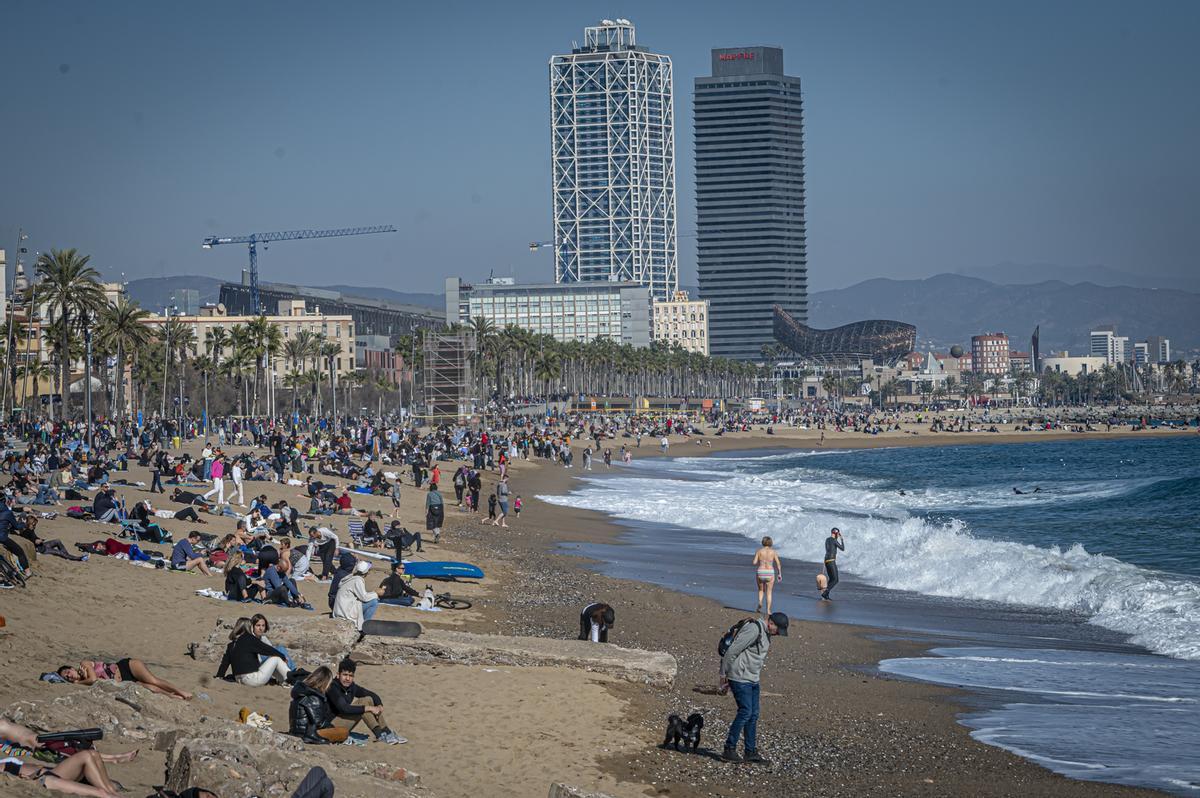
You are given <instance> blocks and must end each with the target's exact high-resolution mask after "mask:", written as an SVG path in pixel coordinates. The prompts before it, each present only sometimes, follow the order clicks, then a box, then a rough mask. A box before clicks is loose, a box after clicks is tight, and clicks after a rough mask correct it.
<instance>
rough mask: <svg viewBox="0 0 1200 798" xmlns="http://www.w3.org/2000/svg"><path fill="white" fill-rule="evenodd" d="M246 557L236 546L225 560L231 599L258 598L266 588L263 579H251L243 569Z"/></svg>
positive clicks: (226, 585)
mask: <svg viewBox="0 0 1200 798" xmlns="http://www.w3.org/2000/svg"><path fill="white" fill-rule="evenodd" d="M244 559H245V556H244V555H243V554H242V550H241V549H236V548H235V549H233V550H232V551H230V552H229V559H227V560H225V598H227V599H229V600H230V601H246V600H247V599H253V598H257V597H258V594H259V593H260V592H262V591H263V590H266V585H264V584H263V582H262V580H261V579H251V578H250V577H249V576H248V575H247V574H246V572H245V571H243V570H242V569H241V564H242V561H243V560H244ZM235 628H236V627H235ZM230 645H232V643H231V644H230Z"/></svg>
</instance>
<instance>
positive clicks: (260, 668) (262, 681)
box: [217, 618, 290, 687]
mask: <svg viewBox="0 0 1200 798" xmlns="http://www.w3.org/2000/svg"><path fill="white" fill-rule="evenodd" d="M259 657H265V659H263V660H261V661H260V660H259ZM228 671H232V672H233V678H234V680H235V681H237V682H238V683H240V684H244V685H246V686H247V687H262V686H264V685H266V684H267V682H269V681H271V679H276V680H278V681H279V683H280V684H284V683H285V682H286V681H287V677H288V673H289V672H290V671H289V670H288V665H287V660H286V659H285V658H284V655H283V654H282V652H280V651H279V650H278V649H275V648H273V647H272V646H269V645H267V644H266V643H264V642H263V641H262V640H260V639H259V638H258V636H256V635H255V634H254V627H253V626H252V625H251V620H250V619H249V618H238V619H237V623H235V624H234V626H233V631H232V632H230V633H229V645H227V646H225V656H223V657H222V658H221V666H220V667H219V668H218V669H217V678H218V679H224V678H225V674H226V673H227V672H228Z"/></svg>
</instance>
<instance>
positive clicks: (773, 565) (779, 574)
mask: <svg viewBox="0 0 1200 798" xmlns="http://www.w3.org/2000/svg"><path fill="white" fill-rule="evenodd" d="M774 545H775V541H773V540H771V538H770V536H767V537H764V538H763V539H762V548H761V549H759V550H758V551H756V552H755V553H754V563H753V564H754V581H755V583H756V584H757V585H758V604H757V605H756V606H755V608H754V612H755V613H759V612H762V611H763V594H764V593H765V594H766V599H767V602H766V604H767V610H766V614H767V615H770V614H771V593H772V592H773V591H774V589H775V583H776V582H782V581H783V563H782V562H780V560H779V553H778V552H776V551H775V549H774V548H773V546H774Z"/></svg>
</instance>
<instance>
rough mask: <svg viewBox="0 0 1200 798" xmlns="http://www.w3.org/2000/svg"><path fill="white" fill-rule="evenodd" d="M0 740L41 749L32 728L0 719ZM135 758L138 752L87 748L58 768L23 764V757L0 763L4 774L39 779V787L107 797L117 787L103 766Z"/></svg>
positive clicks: (3, 760) (112, 793)
mask: <svg viewBox="0 0 1200 798" xmlns="http://www.w3.org/2000/svg"><path fill="white" fill-rule="evenodd" d="M0 740H3V741H7V742H10V743H14V744H16V745H18V746H21V747H23V748H25V749H27V750H28V752H30V753H32V752H33V751H36V750H37V749H39V748H41V747H42V744H41V743H40V742H38V738H37V733H36V732H34V731H33V729H30V728H27V727H25V726H21V725H20V724H17V723H9V722H8V721H5V720H0ZM137 755H138V752H137V749H134V750H133V751H126V752H125V753H121V754H102V753H100V752H99V751H97V750H96V749H94V748H90V749H87V750H84V751H79V752H78V753H75V754H72V755H71V756H68V757H67V758H66V759H64V760H63V761H61V762H59V763H58V764H57V765H46V764H43V763H39V762H26V761H25V759H26V757H24V756H10V757H7V758H5V759H0V763H2V764H3V772H4V773H5V774H7V775H9V776H16V777H18V778H21V779H28V780H30V781H32V780H34V779H41V780H42V785H43V786H44V787H46V789H49V790H57V791H58V792H65V793H69V794H71V795H89V796H101V798H109V796H115V795H117V794H118V790H119V785H117V784H116V783H115V782H113V781H112V780H111V779H110V778H109V776H108V771H107V770H106V769H105V767H104V763H105V762H131V761H133V760H134V759H135V758H136V757H137Z"/></svg>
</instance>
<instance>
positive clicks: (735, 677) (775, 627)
mask: <svg viewBox="0 0 1200 798" xmlns="http://www.w3.org/2000/svg"><path fill="white" fill-rule="evenodd" d="M787 630H788V617H787V615H785V614H783V613H782V612H773V613H771V614H770V615H769V616H768V617H767V619H766V621H763V620H761V619H759V618H751V619H750V620H749V621H747V622H746V623H745V624H743V625H742V628H741V629H739V630H738V633H737V634H736V635H735V636H734V638H733V640H732V641H731V642H730V644H729V648H728V649H727V650H726V651H725V655H724V656H723V657H721V680H722V682H723V684H722V685H721V687H722V689H728V690H729V691H731V692H732V693H733V699H734V701H736V702H737V715H736V716H735V717H734V719H733V723H731V724H730V726H729V736H728V737H726V738H725V751H724V752H723V753H722V754H721V758H722V759H724V760H725V761H726V762H756V763H759V764H770V763H769V762H768V761H767V760H766V759H763V758H762V757H761V756H759V754H758V746H757V735H758V693H759V689H758V680H759V676H760V675H761V673H762V669H763V665H764V664H765V663H766V660H767V651H769V650H770V648H771V635H782V636H784V637H787ZM743 730H744V731H745V735H746V755H745V757H739V756H738V753H737V741H738V737H740V736H741V735H742V733H743Z"/></svg>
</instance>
